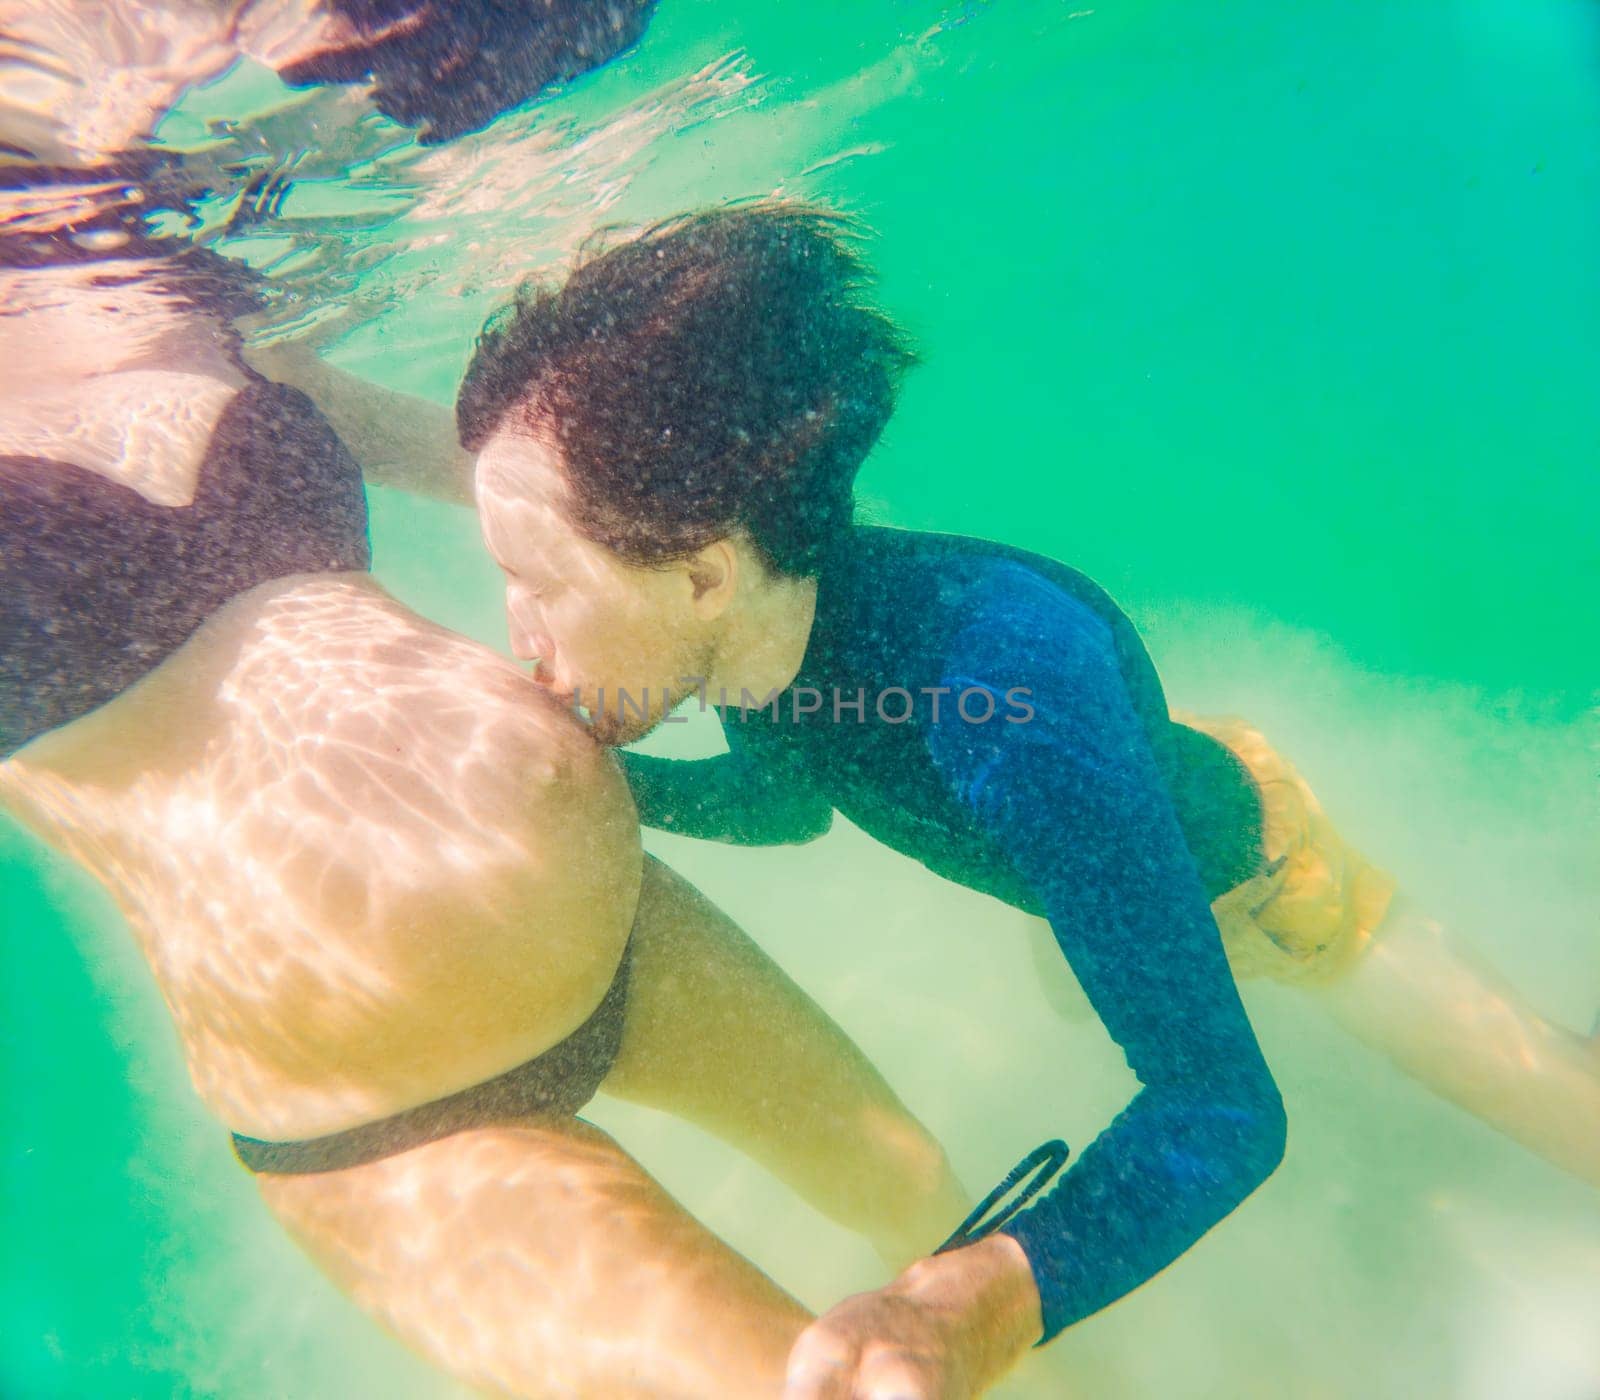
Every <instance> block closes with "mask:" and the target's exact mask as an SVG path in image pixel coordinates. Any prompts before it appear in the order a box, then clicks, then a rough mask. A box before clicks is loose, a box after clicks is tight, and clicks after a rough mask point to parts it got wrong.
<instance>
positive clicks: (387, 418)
mask: <svg viewBox="0 0 1600 1400" xmlns="http://www.w3.org/2000/svg"><path fill="white" fill-rule="evenodd" d="M245 358H246V359H247V360H249V362H250V365H251V367H252V368H253V369H254V370H255V371H256V372H257V373H258V374H262V375H265V376H266V377H267V378H268V379H271V380H275V381H276V382H277V383H279V384H288V385H290V386H291V387H293V388H296V389H299V390H300V391H301V392H302V393H303V394H305V395H306V396H307V397H308V398H310V399H311V401H312V402H313V403H314V404H316V406H317V407H318V408H319V409H320V410H321V411H322V414H323V416H324V417H326V418H327V420H328V421H329V422H330V423H332V424H333V428H334V431H335V432H337V433H338V434H339V437H340V438H341V440H342V441H343V442H344V445H345V446H346V447H348V448H349V449H350V453H351V455H352V456H353V457H354V458H355V459H356V461H357V462H359V463H360V464H361V470H362V473H363V474H364V475H365V476H366V477H367V478H368V479H369V480H371V481H375V482H377V483H378V484H379V485H380V486H393V487H397V488H398V489H400V490H402V491H410V492H413V493H415V494H416V495H419V496H432V497H434V498H435V499H436V500H441V501H449V502H450V503H451V504H452V505H471V504H472V500H473V486H472V471H473V457H472V454H471V453H469V452H467V451H466V449H464V448H463V447H462V446H461V444H460V443H459V442H458V441H457V440H456V422H455V415H454V414H453V413H452V412H451V411H450V409H448V408H446V407H445V406H444V405H443V404H437V403H433V402H431V401H430V400H428V399H420V398H417V397H416V396H415V395H412V394H401V393H396V392H395V391H393V390H390V389H383V388H380V387H379V386H378V385H376V384H374V383H372V382H371V381H370V380H367V379H363V378H361V377H360V376H359V375H355V374H351V373H350V372H349V371H347V370H342V369H337V368H335V367H334V366H333V365H330V364H329V363H328V362H327V361H326V360H325V359H323V358H322V356H321V355H320V354H318V353H317V348H316V345H315V343H313V342H311V341H307V340H303V339H302V340H291V341H283V342H280V343H277V344H272V345H262V346H252V347H250V348H249V349H247V350H246V351H245Z"/></svg>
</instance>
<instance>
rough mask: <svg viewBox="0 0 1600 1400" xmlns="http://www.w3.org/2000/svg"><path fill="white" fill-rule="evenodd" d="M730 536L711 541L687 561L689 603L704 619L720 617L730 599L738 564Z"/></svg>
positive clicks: (731, 599) (736, 577) (737, 580)
mask: <svg viewBox="0 0 1600 1400" xmlns="http://www.w3.org/2000/svg"><path fill="white" fill-rule="evenodd" d="M741 562H742V561H741V560H740V558H739V550H738V547H737V546H736V545H735V544H734V542H733V540H732V539H726V538H725V539H720V540H713V541H712V542H711V543H710V544H708V545H706V546H705V547H704V548H703V549H699V550H697V551H696V552H695V553H694V554H693V555H691V556H690V557H689V558H688V559H687V560H686V561H685V566H686V568H687V571H688V574H689V588H690V598H691V605H692V606H693V608H694V611H695V615H696V616H697V617H699V618H700V619H702V620H703V621H710V620H711V619H712V618H715V617H719V616H721V614H722V613H723V612H725V611H726V610H727V608H728V605H729V604H730V603H732V602H733V597H734V593H735V592H736V591H737V589H738V586H739V568H740V564H741Z"/></svg>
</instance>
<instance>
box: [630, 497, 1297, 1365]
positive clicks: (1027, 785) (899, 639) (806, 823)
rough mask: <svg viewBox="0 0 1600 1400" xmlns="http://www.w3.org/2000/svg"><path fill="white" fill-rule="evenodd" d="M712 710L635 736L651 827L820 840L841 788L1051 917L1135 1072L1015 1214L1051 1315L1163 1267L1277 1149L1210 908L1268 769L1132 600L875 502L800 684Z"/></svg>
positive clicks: (640, 787)
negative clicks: (1214, 713)
mask: <svg viewBox="0 0 1600 1400" xmlns="http://www.w3.org/2000/svg"><path fill="white" fill-rule="evenodd" d="M1023 692H1026V693H1025V694H1024V693H1023ZM712 698H713V699H715V698H716V697H712ZM755 698H756V697H752V700H753V699H755ZM760 698H765V697H760ZM738 699H739V697H730V702H731V705H732V706H737V702H738ZM858 701H859V702H860V704H859V707H858V704H857V702H858ZM908 702H909V704H908ZM935 710H937V717H935ZM985 713H988V714H989V715H990V717H989V718H988V719H987V720H983V721H981V722H980V716H982V715H983V714H985ZM723 717H724V730H725V733H726V736H727V740H728V746H729V752H728V753H727V754H725V755H722V756H719V757H717V758H712V759H705V760H698V761H689V762H675V761H673V760H664V759H652V758H646V757H643V756H640V755H636V754H625V755H624V756H623V757H624V762H625V765H626V767H627V770H628V774H629V779H630V781H631V783H632V785H633V789H634V794H635V798H636V800H637V801H638V804H639V810H640V816H641V819H642V820H643V821H644V822H645V823H646V824H647V825H652V826H658V827H662V828H665V829H669V830H674V831H679V832H682V833H684V834H688V835H697V836H703V837H708V838H712V839H720V840H729V841H735V842H740V843H746V844H764V843H772V842H787V841H803V840H809V839H811V838H812V837H814V836H817V835H819V834H820V833H821V832H823V831H824V830H826V829H827V827H828V824H829V822H830V821H831V818H832V813H833V810H834V809H835V808H837V809H838V810H840V811H842V812H844V813H845V815H846V816H848V817H849V818H850V819H851V820H852V821H854V822H856V823H857V824H858V825H860V826H862V827H863V828H865V829H866V830H867V831H869V832H870V833H872V834H873V835H875V836H877V837H878V838H879V839H880V840H883V841H884V842H885V843H886V844H888V845H890V846H893V847H894V848H895V849H897V850H900V851H903V852H905V853H906V854H908V855H911V856H913V857H914V858H916V859H918V860H921V861H922V862H923V863H924V864H925V865H927V866H928V867H929V868H931V869H933V870H935V871H936V872H938V873H939V874H942V875H945V876H948V877H949V878H952V879H956V880H959V881H960V882H961V883H963V884H967V885H970V886H973V887H975V888H978V889H981V890H984V891H986V892H988V893H990V894H994V895H997V896H999V897H1000V898H1003V899H1005V900H1007V901H1008V902H1009V903H1012V904H1014V905H1016V906H1018V907H1019V908H1023V909H1026V910H1028V911H1029V912H1031V913H1036V914H1042V915H1043V916H1044V917H1046V918H1047V919H1048V920H1049V921H1050V925H1051V927H1052V929H1053V930H1054V932H1055V936H1056V940H1057V942H1058V943H1059V944H1060V946H1061V949H1062V952H1063V953H1064V954H1065V955H1066V958H1067V960H1068V962H1069V963H1070V964H1071V966H1072V969H1073V971H1074V973H1075V974H1076V975H1077V977H1078V980H1079V982H1080V983H1081V984H1082V986H1083V989H1084V991H1085V992H1086V993H1087V995H1088V997H1089V999H1090V1001H1091V1002H1092V1004H1093V1005H1094V1007H1095V1010H1096V1011H1097V1012H1098V1014H1099V1015H1100V1017H1101V1019H1102V1020H1103V1021H1104V1023H1105V1025H1106V1028H1107V1030H1108V1031H1109V1032H1110V1033H1111V1035H1112V1037H1113V1038H1114V1039H1115V1040H1116V1041H1117V1043H1118V1044H1119V1045H1120V1046H1121V1047H1122V1049H1123V1051H1124V1052H1125V1054H1126V1056H1127V1059H1128V1064H1129V1066H1130V1067H1131V1068H1132V1069H1133V1071H1134V1073H1135V1074H1136V1075H1137V1076H1138V1078H1139V1080H1140V1082H1141V1084H1142V1086H1143V1087H1142V1088H1141V1089H1140V1091H1139V1093H1138V1094H1137V1095H1136V1096H1135V1098H1134V1099H1133V1101H1132V1102H1131V1103H1130V1104H1129V1105H1128V1106H1127V1108H1126V1109H1124V1110H1123V1112H1122V1113H1121V1114H1120V1115H1119V1116H1118V1117H1117V1118H1116V1119H1115V1121H1114V1122H1113V1123H1112V1124H1111V1125H1110V1126H1109V1127H1108V1128H1107V1129H1106V1130H1105V1131H1104V1132H1103V1133H1101V1135H1100V1136H1099V1137H1098V1138H1097V1139H1096V1140H1095V1141H1094V1142H1093V1143H1092V1144H1091V1145H1090V1146H1089V1148H1088V1149H1087V1150H1086V1151H1085V1152H1084V1153H1083V1154H1082V1155H1081V1156H1080V1157H1079V1158H1078V1159H1077V1160H1076V1162H1075V1163H1074V1164H1073V1165H1072V1166H1071V1168H1070V1169H1069V1170H1068V1171H1067V1173H1066V1174H1065V1176H1063V1178H1062V1179H1061V1180H1060V1182H1059V1183H1058V1184H1057V1186H1056V1187H1055V1188H1054V1189H1053V1190H1052V1191H1050V1192H1049V1193H1048V1194H1047V1195H1045V1196H1043V1197H1041V1198H1040V1199H1039V1200H1038V1201H1037V1202H1036V1203H1035V1204H1033V1205H1032V1206H1030V1207H1029V1208H1028V1209H1027V1210H1025V1211H1023V1212H1022V1213H1021V1214H1019V1215H1017V1216H1015V1217H1014V1218H1013V1219H1012V1220H1011V1221H1010V1222H1009V1223H1008V1224H1006V1225H1005V1226H1004V1229H1005V1232H1006V1233H1007V1234H1010V1235H1012V1236H1013V1237H1014V1238H1015V1239H1016V1240H1017V1242H1018V1243H1019V1244H1020V1245H1021V1246H1022V1249H1023V1251H1024V1252H1025V1253H1026V1255H1027V1258H1028V1261H1029V1264H1030V1265H1031V1267H1032V1269H1033V1273H1034V1277H1035V1279H1036V1280H1037V1283H1038V1287H1039V1295H1040V1299H1041V1301H1042V1304H1043V1313H1044V1339H1045V1340H1048V1339H1049V1338H1051V1337H1053V1336H1055V1335H1056V1334H1057V1333H1058V1332H1060V1331H1061V1330H1062V1329H1063V1328H1065V1327H1068V1326H1070V1325H1071V1324H1072V1323H1074V1322H1077V1321H1078V1320H1080V1319H1081V1318H1084V1317H1087V1316H1088V1315H1089V1314H1091V1313H1093V1312H1096V1311H1097V1310H1099V1309H1100V1308H1103V1307H1105V1306H1107V1305H1108V1304H1110V1303H1112V1302H1115V1301H1116V1300H1117V1299H1118V1298H1120V1297H1122V1296H1123V1295H1124V1294H1126V1293H1127V1292H1129V1291H1130V1290H1132V1289H1134V1288H1136V1287H1138V1286H1139V1285H1140V1284H1141V1283H1143V1282H1144V1281H1145V1280H1146V1279H1148V1278H1150V1277H1151V1276H1152V1275H1153V1274H1155V1273H1157V1272H1158V1271H1159V1270H1161V1269H1163V1268H1165V1267H1166V1265H1167V1264H1169V1263H1171V1262H1172V1260H1173V1259H1175V1258H1177V1256H1178V1255H1179V1254H1181V1253H1183V1251H1184V1250H1186V1249H1187V1248H1189V1246H1190V1245H1192V1244H1193V1243H1194V1242H1195V1241H1196V1240H1197V1239H1199V1238H1200V1236H1201V1235H1203V1234H1204V1233H1205V1232H1206V1231H1207V1230H1209V1229H1210V1228H1211V1226H1213V1225H1214V1224H1216V1222H1217V1221H1218V1220H1220V1219H1221V1218H1222V1217H1223V1216H1224V1215H1226V1214H1227V1213H1228V1212H1229V1211H1231V1210H1232V1209H1233V1208H1234V1207H1235V1206H1237V1205H1238V1204H1239V1202H1240V1201H1242V1200H1243V1199H1244V1198H1245V1197H1246V1196H1247V1195H1248V1194H1249V1193H1250V1192H1251V1191H1252V1190H1254V1189H1255V1187H1256V1186H1258V1185H1259V1184H1260V1183H1261V1182H1262V1181H1263V1180H1265V1179H1266V1177H1267V1176H1268V1175H1269V1174H1270V1173H1271V1172H1272V1170H1273V1169H1274V1168H1275V1167H1276V1166H1277V1164H1278V1162H1279V1160H1280V1159H1281V1158H1282V1155H1283V1147H1284V1134H1285V1125H1284V1115H1283V1106H1282V1101H1281V1100H1280V1098H1279V1096H1278V1092H1277V1089H1276V1086H1275V1085H1274V1084H1273V1081H1272V1076H1271V1074H1270V1073H1269V1071H1268V1069H1267V1066H1266V1064H1265V1062H1264V1061H1263V1059H1262V1057H1261V1052H1260V1049H1259V1048H1258V1046H1257V1044H1256V1040H1255V1036H1254V1034H1253V1033H1252V1031H1251V1029H1250V1023H1249V1021H1248V1020H1247V1019H1246V1017H1245V1013H1244V1008H1243V1007H1242V1006H1241V1005H1240V1002H1239V997H1238V993H1237V991H1236V990H1235V987H1234V982H1233V977H1232V975H1231V973H1230V971H1229V968H1228V964H1227V960H1226V958H1225V957H1224V955H1223V952H1222V946H1221V941H1220V938H1219V936H1218V933H1217V928H1216V924H1215V922H1214V920H1213V919H1212V916H1211V910H1210V907H1209V900H1210V898H1212V897H1214V896H1215V895H1216V894H1218V893H1220V892H1221V891H1222V890H1224V889H1227V888H1229V887H1231V886H1232V885H1233V884H1236V883H1237V882H1238V881H1239V880H1241V879H1243V878H1245V877H1247V876H1248V875H1250V874H1252V873H1254V871H1255V870H1256V869H1257V868H1259V864H1260V860H1261V852H1260V845H1259V831H1260V811H1259V805H1258V802H1257V799H1256V794H1255V791H1254V789H1253V787H1252V786H1251V784H1250V781H1249V778H1248V776H1247V775H1246V774H1245V773H1244V770H1243V769H1242V767H1241V766H1240V765H1239V764H1238V762H1237V760H1235V759H1233V757H1232V755H1230V754H1228V752H1227V751H1226V750H1225V749H1223V748H1222V747H1221V746H1220V745H1218V744H1215V743H1214V742H1213V741H1211V740H1210V739H1208V738H1206V737H1205V736H1203V735H1200V734H1198V733H1197V732H1196V731H1194V730H1190V729H1187V728H1185V727H1184V726H1182V725H1178V724H1174V723H1173V722H1171V721H1170V720H1169V718H1168V716H1167V710H1166V703H1165V699H1164V697H1163V696H1162V693H1161V688H1160V684H1159V682H1158V680H1157V679H1156V675H1155V671H1154V669H1153V667H1152V666H1151V665H1150V661H1149V658H1148V656H1147V655H1146V653H1145V651H1144V648H1143V646H1142V644H1141V643H1140V642H1139V639H1138V637H1137V635H1136V634H1135V632H1134V630H1133V628H1132V626H1131V624H1129V623H1128V621H1127V619H1126V618H1125V617H1123V615H1122V614H1121V612H1120V611H1118V609H1117V608H1116V606H1115V604H1113V603H1112V602H1111V601H1110V600H1109V599H1108V598H1107V597H1106V596H1105V595H1104V594H1103V593H1102V592H1101V591H1100V590H1099V589H1098V588H1096V587H1095V585H1093V584H1092V583H1090V582H1089V580H1087V579H1085V578H1084V577H1083V576H1082V575H1080V574H1077V573H1075V572H1074V571H1072V570H1070V569H1067V568H1065V567H1064V566H1062V565H1060V564H1057V563H1055V562H1054V561H1051V560H1046V559H1041V558H1039V557H1038V556H1034V555H1029V554H1025V553H1023V552H1022V551H1018V550H1012V549H1008V548H1007V547H1005V546H1001V545H995V544H991V543H989V542H986V541H980V540H968V539H963V538H960V537H957V536H946V535H929V534H924V533H920V532H911V531H899V530H883V529H874V528H858V529H856V530H854V531H852V533H851V536H850V538H849V540H848V541H847V542H846V544H845V545H844V546H842V547H841V548H840V549H839V550H837V551H836V552H835V554H834V555H833V557H832V558H831V559H830V561H829V563H828V564H827V566H826V567H825V568H824V570H823V572H822V575H821V577H820V579H819V582H818V594H817V612H816V621H815V623H814V624H813V628H812V634H811V638H810V640H809V643H808V646H807V650H806V654H805V658H804V660H803V662H802V664H801V668H800V673H799V675H797V677H796V678H795V681H794V682H793V684H792V685H791V686H790V687H789V689H788V690H786V691H785V692H783V693H782V694H781V695H779V696H778V697H777V701H776V704H775V705H770V706H766V707H762V708H759V709H756V708H751V709H749V710H746V711H744V712H742V713H741V711H739V710H738V709H737V708H730V709H728V710H725V711H724V716H723Z"/></svg>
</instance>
